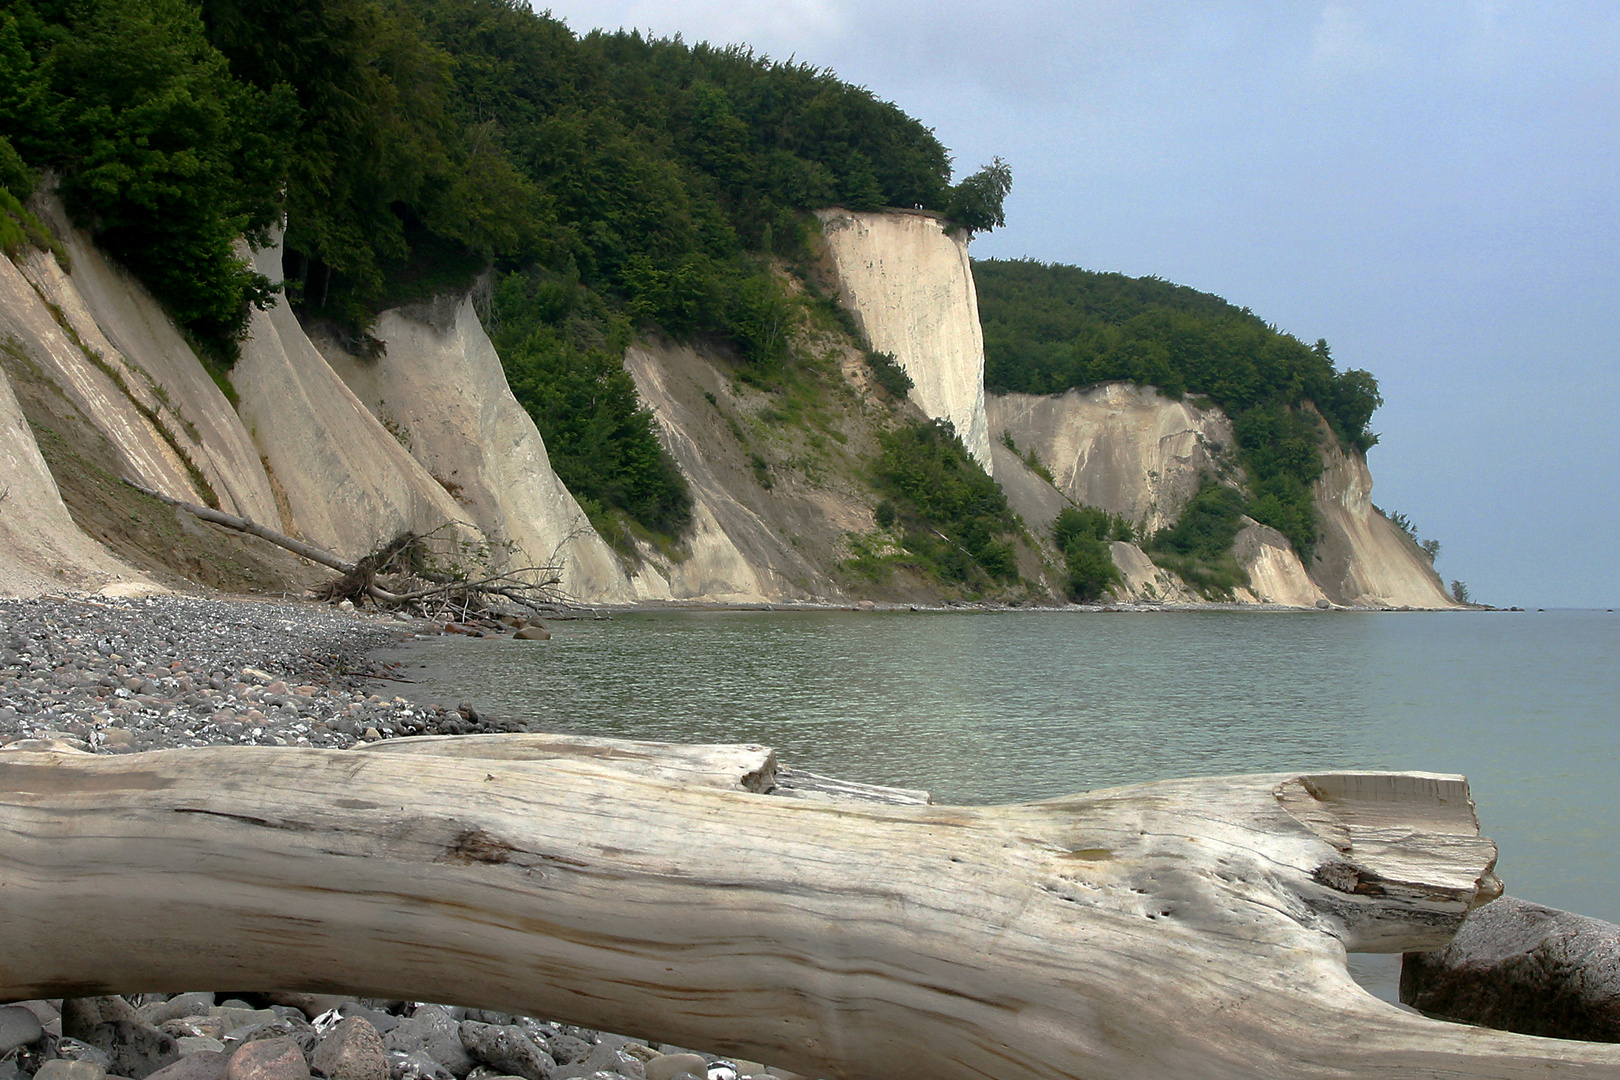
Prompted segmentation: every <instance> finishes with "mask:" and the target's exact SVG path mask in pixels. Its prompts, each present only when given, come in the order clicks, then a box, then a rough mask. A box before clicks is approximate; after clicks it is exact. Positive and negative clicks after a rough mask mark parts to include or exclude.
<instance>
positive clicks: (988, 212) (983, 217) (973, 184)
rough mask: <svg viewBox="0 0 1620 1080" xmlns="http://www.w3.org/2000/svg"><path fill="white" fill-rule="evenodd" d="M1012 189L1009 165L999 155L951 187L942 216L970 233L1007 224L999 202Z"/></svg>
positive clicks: (985, 230)
mask: <svg viewBox="0 0 1620 1080" xmlns="http://www.w3.org/2000/svg"><path fill="white" fill-rule="evenodd" d="M1011 192H1012V167H1011V166H1009V165H1008V164H1007V163H1006V162H1005V161H1002V160H1001V159H1000V158H999V157H998V158H995V159H993V160H992V161H991V162H990V164H988V165H986V166H985V167H984V168H982V169H980V170H979V171H978V172H976V173H974V174H973V175H971V176H968V177H966V178H964V179H963V180H962V182H961V183H959V184H957V185H956V186H955V187H954V188H952V189H951V195H950V201H949V202H948V203H947V204H946V207H945V216H946V217H948V218H950V219H951V221H953V222H955V223H956V224H957V225H959V226H961V227H962V228H964V229H966V230H967V231H968V232H970V233H975V232H989V231H990V230H991V229H999V228H1001V227H1002V226H1003V225H1005V224H1007V216H1006V212H1005V210H1004V209H1003V206H1002V204H1003V202H1005V201H1006V198H1007V196H1008V195H1009V194H1010V193H1011Z"/></svg>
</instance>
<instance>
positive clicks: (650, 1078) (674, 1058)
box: [647, 1054, 709, 1080]
mask: <svg viewBox="0 0 1620 1080" xmlns="http://www.w3.org/2000/svg"><path fill="white" fill-rule="evenodd" d="M708 1064H709V1063H708V1062H706V1061H704V1060H703V1058H701V1057H700V1056H698V1055H697V1054H660V1055H659V1056H658V1057H655V1058H653V1059H652V1060H651V1061H649V1062H647V1080H675V1078H676V1077H677V1076H680V1075H681V1074H682V1073H688V1074H690V1075H692V1076H702V1075H703V1070H704V1068H705V1067H707V1065H708Z"/></svg>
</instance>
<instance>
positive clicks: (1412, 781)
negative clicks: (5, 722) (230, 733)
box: [0, 736, 1620, 1080]
mask: <svg viewBox="0 0 1620 1080" xmlns="http://www.w3.org/2000/svg"><path fill="white" fill-rule="evenodd" d="M525 740H529V742H528V743H525ZM773 768H774V761H773V759H772V758H771V756H770V753H769V751H768V750H765V749H764V748H760V747H754V748H709V749H706V750H698V751H694V750H691V749H690V748H688V749H686V750H683V751H670V752H668V753H667V754H666V753H664V752H663V751H662V750H660V749H659V748H658V747H657V746H656V744H644V743H643V744H625V745H620V746H614V745H612V744H611V743H609V741H607V740H585V741H583V742H581V741H579V740H571V739H567V738H552V737H545V736H496V737H470V738H463V739H451V740H432V741H428V740H423V741H407V742H396V743H385V744H382V746H381V747H379V748H373V749H367V750H356V751H325V750H310V749H296V748H286V749H283V748H252V747H221V748H206V749H185V750H166V751H156V752H151V753H143V754H131V755H126V756H118V757H113V756H95V755H84V754H76V753H62V752H29V751H0V1000H5V999H8V998H11V999H16V998H29V997H54V996H58V995H70V996H80V995H92V994H104V993H130V992H140V991H160V990H168V991H178V990H187V989H196V988H221V989H224V988H231V989H243V988H251V987H284V988H288V989H298V990H307V991H314V992H329V993H330V992H341V993H351V994H362V995H367V996H378V997H407V998H412V999H416V1000H434V1001H442V1002H447V1003H458V1004H464V1005H468V1006H478V1007H483V1008H490V1009H498V1010H503V1011H517V1012H523V1013H529V1014H533V1015H539V1016H545V1017H552V1018H557V1019H561V1020H566V1021H571V1022H574V1023H579V1024H583V1025H587V1026H592V1027H597V1028H606V1029H609V1030H619V1031H624V1032H626V1033H628V1034H635V1035H641V1036H644V1037H648V1038H656V1039H661V1040H665V1041H670V1042H675V1043H679V1044H682V1045H689V1046H703V1047H706V1048H709V1049H712V1050H716V1051H721V1052H731V1053H739V1054H743V1055H745V1056H747V1057H750V1058H753V1059H759V1060H768V1061H774V1062H777V1063H779V1064H781V1065H784V1066H786V1067H788V1068H792V1069H795V1070H797V1071H799V1072H802V1073H806V1074H809V1075H816V1076H824V1077H829V1078H840V1080H967V1078H981V1080H982V1078H992V1077H993V1078H995V1080H1034V1078H1043V1080H1053V1078H1068V1080H1079V1078H1088V1080H1092V1078H1094V1080H1133V1078H1140V1080H1169V1078H1175V1080H1191V1078H1198V1077H1222V1078H1245V1080H1248V1078H1254V1077H1265V1078H1288V1077H1341V1078H1346V1080H1348V1078H1355V1080H1369V1078H1391V1080H1393V1078H1397V1077H1398V1078H1401V1080H1411V1078H1413V1077H1447V1078H1460V1077H1482V1078H1483V1077H1489V1078H1493V1080H1503V1078H1514V1077H1537V1078H1543V1077H1604V1078H1620V1048H1617V1047H1615V1046H1610V1045H1602V1044H1594V1043H1582V1042H1564V1041H1558V1040H1552V1039H1543V1038H1537V1037H1533V1036H1524V1035H1512V1034H1507V1033H1503V1032H1496V1031H1488V1030H1484V1029H1479V1028H1471V1027H1465V1026H1461V1025H1453V1024H1446V1023H1442V1022H1438V1021H1433V1020H1428V1019H1425V1018H1423V1017H1421V1016H1417V1015H1413V1014H1410V1013H1406V1012H1403V1011H1401V1010H1399V1009H1397V1008H1395V1007H1394V1006H1391V1005H1388V1004H1386V1003H1383V1002H1380V1001H1378V1000H1376V999H1375V998H1373V997H1371V996H1370V995H1368V994H1367V993H1365V992H1364V991H1363V990H1361V989H1360V988H1359V987H1357V986H1356V985H1355V984H1354V983H1353V982H1352V981H1351V979H1350V978H1349V976H1348V975H1347V973H1346V971H1345V951H1346V949H1350V950H1356V949H1361V950H1370V951H1401V950H1411V949H1428V948H1434V947H1437V946H1440V945H1443V944H1445V943H1446V941H1447V940H1448V939H1449V938H1450V936H1451V935H1452V934H1453V933H1454V932H1455V930H1456V928H1457V926H1458V924H1459V923H1460V921H1461V919H1462V917H1463V916H1464V914H1465V913H1466V912H1467V911H1468V910H1469V908H1470V907H1471V906H1474V905H1477V904H1478V903H1481V902H1484V901H1486V900H1488V899H1489V898H1491V897H1492V896H1494V895H1495V894H1496V892H1498V891H1499V888H1500V886H1499V885H1498V884H1497V882H1496V881H1495V879H1494V877H1493V876H1492V874H1491V867H1492V864H1493V861H1494V856H1495V849H1494V846H1493V845H1492V844H1491V843H1490V841H1488V840H1485V839H1482V838H1481V837H1479V835H1478V829H1477V825H1476V822H1475V818H1474V814H1473V805H1472V803H1471V801H1470V799H1469V797H1468V790H1467V785H1466V783H1465V781H1463V779H1462V778H1461V777H1455V776H1440V775H1432V774H1423V773H1321V774H1311V775H1294V774H1277V775H1266V776H1239V777H1226V778H1218V779H1201V780H1177V781H1167V782H1163V783H1155V784H1144V785H1137V786H1132V787H1123V788H1114V789H1110V790H1105V791H1096V792H1091V793H1087V794H1083V795H1076V796H1072V797H1068V798H1061V799H1053V800H1049V801H1045V802H1039V803H1031V804H1025V805H1017V806H998V807H958V806H929V805H906V806H882V805H872V804H847V803H846V804H839V803H825V802H812V801H803V800H794V799H783V798H776V797H774V796H771V795H768V794H765V793H766V792H769V791H770V790H771V789H772V784H773ZM749 788H751V789H752V790H745V789H749Z"/></svg>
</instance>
